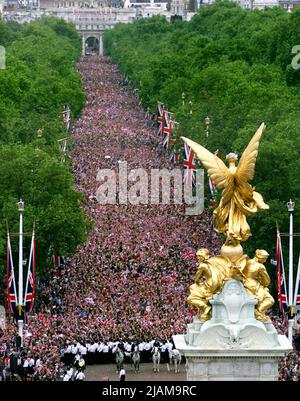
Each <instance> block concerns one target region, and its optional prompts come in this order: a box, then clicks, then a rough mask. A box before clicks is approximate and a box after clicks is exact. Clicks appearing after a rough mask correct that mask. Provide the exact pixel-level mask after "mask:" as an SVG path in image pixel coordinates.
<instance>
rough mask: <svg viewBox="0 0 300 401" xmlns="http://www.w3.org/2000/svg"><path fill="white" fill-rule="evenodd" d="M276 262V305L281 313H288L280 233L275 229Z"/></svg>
mask: <svg viewBox="0 0 300 401" xmlns="http://www.w3.org/2000/svg"><path fill="white" fill-rule="evenodd" d="M276 261H277V290H278V303H279V308H280V311H281V312H282V313H286V312H288V309H289V305H288V301H287V291H286V281H285V271H284V263H283V257H282V246H281V238H280V232H279V229H278V228H277V241H276Z"/></svg>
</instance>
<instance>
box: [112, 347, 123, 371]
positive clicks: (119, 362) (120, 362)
mask: <svg viewBox="0 0 300 401" xmlns="http://www.w3.org/2000/svg"><path fill="white" fill-rule="evenodd" d="M114 352H115V354H116V364H117V370H118V372H119V371H120V370H121V368H122V365H123V361H124V353H123V351H122V350H121V349H120V348H119V347H117V348H116V349H115V351H114Z"/></svg>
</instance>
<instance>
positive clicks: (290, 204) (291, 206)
mask: <svg viewBox="0 0 300 401" xmlns="http://www.w3.org/2000/svg"><path fill="white" fill-rule="evenodd" d="M294 207H295V202H293V201H292V200H291V199H290V201H289V202H288V203H287V208H288V212H289V214H290V233H289V294H288V295H289V306H290V313H289V329H288V337H289V340H290V342H291V343H292V341H293V324H294V319H293V315H294V307H295V305H294V300H293V295H294V293H293V235H294V233H293V212H294Z"/></svg>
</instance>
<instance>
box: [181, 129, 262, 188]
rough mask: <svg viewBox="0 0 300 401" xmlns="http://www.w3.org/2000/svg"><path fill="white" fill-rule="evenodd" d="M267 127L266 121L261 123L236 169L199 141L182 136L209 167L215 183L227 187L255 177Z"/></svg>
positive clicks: (243, 182)
mask: <svg viewBox="0 0 300 401" xmlns="http://www.w3.org/2000/svg"><path fill="white" fill-rule="evenodd" d="M265 127H266V126H265V124H264V123H262V124H261V125H260V127H259V128H258V130H257V131H256V133H255V134H254V136H253V137H252V139H251V141H250V142H249V144H248V146H247V147H246V149H245V150H244V152H243V154H242V157H241V159H240V162H239V164H238V166H237V168H236V169H230V168H228V167H227V166H226V165H225V163H224V162H223V161H222V160H221V159H220V158H219V157H218V156H216V155H215V154H213V153H211V152H210V151H209V150H207V149H206V148H204V147H203V146H201V145H199V144H198V143H196V142H194V141H192V140H190V139H188V138H185V137H182V139H183V140H184V142H185V143H187V144H188V145H189V146H190V148H191V149H192V150H193V151H194V152H195V153H196V155H197V157H198V159H199V160H200V161H201V163H202V164H203V166H204V167H205V168H206V169H207V171H208V174H209V176H210V178H211V179H212V181H213V183H214V184H215V185H216V186H217V187H218V188H219V189H223V188H226V187H232V186H234V187H235V186H237V185H243V184H245V183H246V182H248V181H250V180H251V179H253V177H254V169H255V163H256V158H257V154H258V146H259V141H260V138H261V136H262V134H263V132H264V130H265Z"/></svg>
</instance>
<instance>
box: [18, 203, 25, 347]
mask: <svg viewBox="0 0 300 401" xmlns="http://www.w3.org/2000/svg"><path fill="white" fill-rule="evenodd" d="M18 209H19V212H20V232H19V305H18V315H19V320H18V334H19V336H20V337H21V345H23V327H24V321H23V318H22V307H23V211H24V202H23V201H22V199H20V202H18Z"/></svg>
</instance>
